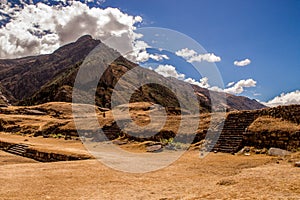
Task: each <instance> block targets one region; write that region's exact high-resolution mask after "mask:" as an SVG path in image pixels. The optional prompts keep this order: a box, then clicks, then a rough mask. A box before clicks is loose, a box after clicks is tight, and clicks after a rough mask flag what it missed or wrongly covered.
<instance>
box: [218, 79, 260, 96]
mask: <svg viewBox="0 0 300 200" xmlns="http://www.w3.org/2000/svg"><path fill="white" fill-rule="evenodd" d="M256 83H257V82H256V81H255V80H253V79H247V80H240V81H238V82H237V83H235V84H234V85H233V86H232V87H230V88H226V89H224V92H227V93H231V94H241V93H242V92H244V88H249V87H256Z"/></svg>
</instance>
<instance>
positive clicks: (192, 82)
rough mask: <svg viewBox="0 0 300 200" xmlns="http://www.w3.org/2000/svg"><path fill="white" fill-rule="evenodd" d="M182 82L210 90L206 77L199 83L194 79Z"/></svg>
mask: <svg viewBox="0 0 300 200" xmlns="http://www.w3.org/2000/svg"><path fill="white" fill-rule="evenodd" d="M184 81H185V82H187V83H190V84H193V85H197V86H199V87H202V88H210V85H209V83H208V78H207V77H203V78H201V79H200V81H196V80H195V79H192V78H187V79H185V80H184Z"/></svg>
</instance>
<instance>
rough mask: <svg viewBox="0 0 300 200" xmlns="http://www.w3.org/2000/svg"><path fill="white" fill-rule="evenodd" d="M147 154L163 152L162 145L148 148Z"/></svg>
mask: <svg viewBox="0 0 300 200" xmlns="http://www.w3.org/2000/svg"><path fill="white" fill-rule="evenodd" d="M146 150H147V152H159V151H162V145H160V144H158V145H153V146H149V147H147V148H146Z"/></svg>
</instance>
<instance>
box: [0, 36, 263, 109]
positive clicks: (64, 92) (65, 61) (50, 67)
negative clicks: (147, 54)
mask: <svg viewBox="0 0 300 200" xmlns="http://www.w3.org/2000/svg"><path fill="white" fill-rule="evenodd" d="M99 45H102V52H101V55H100V57H101V59H102V60H105V59H108V58H109V57H116V58H117V59H115V60H114V61H113V62H112V63H111V64H109V66H108V68H107V69H106V70H105V72H104V74H103V76H102V77H101V79H100V81H99V82H98V87H97V90H96V95H95V102H96V104H97V106H100V107H106V108H110V107H111V94H112V92H113V90H114V87H115V85H116V84H117V83H118V81H119V80H120V78H121V77H122V76H123V75H125V74H126V73H127V72H128V71H130V70H132V69H136V70H135V72H134V73H135V74H134V75H135V76H136V77H137V79H122V81H119V83H118V84H119V85H121V88H123V89H124V91H126V89H127V88H128V87H130V86H132V85H134V84H136V81H137V80H138V79H142V78H147V77H151V78H153V77H154V78H155V79H156V80H159V82H161V83H168V84H170V85H173V86H175V88H176V90H179V91H185V90H186V89H187V87H191V86H192V88H193V89H194V92H195V94H196V96H197V99H198V102H199V105H200V108H201V111H205V112H209V111H210V110H211V108H212V107H211V98H210V96H211V94H214V96H216V97H218V95H219V96H220V97H221V96H226V101H227V104H226V105H221V107H222V106H225V107H226V109H227V110H254V109H261V108H264V107H265V106H264V105H262V104H260V103H259V102H257V101H256V100H252V99H249V98H247V97H242V96H235V95H231V94H227V93H226V94H225V93H221V92H215V91H209V90H207V89H205V88H200V87H198V86H196V85H190V84H189V83H186V82H183V81H180V80H177V79H175V78H166V77H163V76H161V75H159V74H157V73H156V72H154V71H152V70H149V69H145V68H142V67H140V66H139V65H138V64H136V63H133V62H131V61H129V60H127V59H126V58H124V57H123V56H121V55H120V54H119V53H118V52H117V51H115V50H113V49H111V48H110V47H108V46H106V45H105V44H103V43H102V42H101V41H100V40H95V39H93V38H92V37H91V36H89V35H85V36H82V37H80V38H79V39H78V40H77V41H75V42H73V43H70V44H67V45H64V46H62V47H60V48H59V49H57V50H56V51H54V52H53V53H52V54H47V55H38V56H30V57H25V58H17V59H1V60H0V104H12V105H37V104H41V103H46V102H54V101H55V102H72V91H73V86H74V81H75V79H76V76H77V73H78V70H79V68H80V67H81V65H82V63H83V62H84V60H85V58H86V57H87V56H88V55H89V53H90V52H91V51H92V50H93V49H95V48H96V47H97V46H99ZM117 96H118V98H119V99H122V93H119V94H117ZM182 96H185V95H184V94H183V95H182ZM185 98H188V97H187V96H186V97H185ZM130 101H131V102H153V103H157V104H161V105H162V106H165V107H166V106H167V107H179V106H180V105H179V103H178V99H177V98H176V95H174V93H173V92H172V91H171V90H169V89H168V88H166V87H164V86H163V84H162V85H160V84H147V85H144V86H142V87H140V88H138V89H137V90H136V91H135V92H134V94H133V95H132V97H131V99H130ZM121 102H122V101H120V103H121ZM216 102H218V101H216Z"/></svg>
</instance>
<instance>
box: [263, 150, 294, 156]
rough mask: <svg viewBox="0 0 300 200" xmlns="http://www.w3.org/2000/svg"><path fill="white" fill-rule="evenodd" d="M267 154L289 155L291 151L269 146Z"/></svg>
mask: <svg viewBox="0 0 300 200" xmlns="http://www.w3.org/2000/svg"><path fill="white" fill-rule="evenodd" d="M268 155H270V156H288V155H291V152H289V151H286V150H283V149H279V148H270V149H269V151H268Z"/></svg>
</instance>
